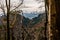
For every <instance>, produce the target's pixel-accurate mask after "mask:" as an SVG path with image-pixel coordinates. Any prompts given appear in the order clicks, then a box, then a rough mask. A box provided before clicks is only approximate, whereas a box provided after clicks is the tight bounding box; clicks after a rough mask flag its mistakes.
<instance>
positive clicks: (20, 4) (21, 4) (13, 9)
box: [11, 0, 23, 11]
mask: <svg viewBox="0 0 60 40" xmlns="http://www.w3.org/2000/svg"><path fill="white" fill-rule="evenodd" d="M22 4H23V0H22V2H21V3H20V4H19V5H18V6H17V7H15V8H14V9H13V10H15V9H17V8H18V7H20V6H21V5H22ZM13 10H11V11H13Z"/></svg>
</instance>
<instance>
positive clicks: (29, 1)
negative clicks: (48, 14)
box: [0, 0, 45, 13]
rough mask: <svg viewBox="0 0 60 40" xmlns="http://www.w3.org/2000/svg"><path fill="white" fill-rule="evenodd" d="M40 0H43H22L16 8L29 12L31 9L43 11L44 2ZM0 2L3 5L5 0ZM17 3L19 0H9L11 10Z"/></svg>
mask: <svg viewBox="0 0 60 40" xmlns="http://www.w3.org/2000/svg"><path fill="white" fill-rule="evenodd" d="M41 1H44V0H38V1H36V0H24V1H23V4H22V5H21V7H19V8H18V9H20V10H23V12H29V13H30V12H33V11H37V12H44V11H45V3H44V2H41ZM0 2H1V1H0ZM1 3H2V4H4V5H5V1H2V2H1ZM19 3H20V0H11V10H12V9H14V8H15V6H17V5H18V4H19ZM5 10H6V9H5ZM1 11H2V10H1V9H0V13H2V12H1Z"/></svg>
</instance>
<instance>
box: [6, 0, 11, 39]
mask: <svg viewBox="0 0 60 40" xmlns="http://www.w3.org/2000/svg"><path fill="white" fill-rule="evenodd" d="M6 7H7V40H10V27H9V14H10V0H9V3H8V1H7V0H6Z"/></svg>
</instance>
